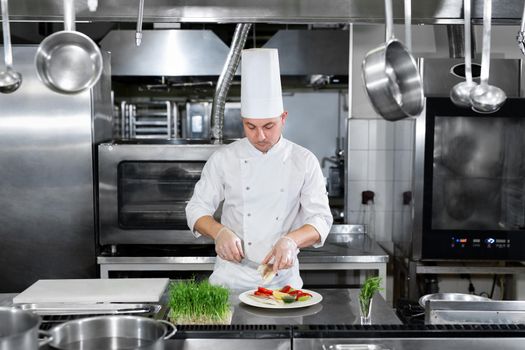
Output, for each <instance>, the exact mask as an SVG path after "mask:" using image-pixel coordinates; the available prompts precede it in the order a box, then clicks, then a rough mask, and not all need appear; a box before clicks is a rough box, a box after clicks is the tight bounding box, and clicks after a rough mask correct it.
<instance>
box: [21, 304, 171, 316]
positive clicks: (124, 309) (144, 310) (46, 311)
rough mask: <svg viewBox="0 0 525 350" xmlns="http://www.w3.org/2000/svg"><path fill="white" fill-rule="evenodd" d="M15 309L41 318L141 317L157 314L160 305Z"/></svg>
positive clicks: (41, 305) (103, 305) (28, 306)
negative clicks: (59, 316) (89, 316)
mask: <svg viewBox="0 0 525 350" xmlns="http://www.w3.org/2000/svg"><path fill="white" fill-rule="evenodd" d="M15 306H16V307H18V308H20V309H22V310H28V311H32V312H34V313H36V314H38V315H42V316H53V315H123V314H125V315H141V314H157V313H158V312H159V311H160V309H161V305H159V304H128V303H126V304H125V303H99V304H82V303H39V304H18V305H15Z"/></svg>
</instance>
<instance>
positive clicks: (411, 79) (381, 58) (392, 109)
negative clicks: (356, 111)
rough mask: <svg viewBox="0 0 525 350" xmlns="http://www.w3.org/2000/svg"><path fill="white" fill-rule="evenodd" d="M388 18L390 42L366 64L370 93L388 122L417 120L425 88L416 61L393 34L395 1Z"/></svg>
mask: <svg viewBox="0 0 525 350" xmlns="http://www.w3.org/2000/svg"><path fill="white" fill-rule="evenodd" d="M385 17H386V42H385V43H384V44H383V45H381V46H379V47H378V48H376V49H373V50H371V51H369V52H368V53H367V54H366V56H365V59H364V61H363V80H364V83H365V88H366V92H367V94H368V97H369V98H370V101H371V102H372V106H373V107H374V109H375V111H376V112H377V113H378V114H380V115H381V116H382V117H383V118H385V119H386V120H391V121H394V120H399V119H403V118H407V117H416V116H417V115H419V114H420V113H421V111H422V110H423V85H422V83H421V77H420V75H419V71H418V68H417V64H416V61H415V60H414V58H413V57H412V55H411V54H410V53H409V52H408V50H407V48H406V47H405V46H404V45H403V44H402V43H401V42H400V41H398V40H397V39H396V38H395V37H394V35H393V15H392V0H385Z"/></svg>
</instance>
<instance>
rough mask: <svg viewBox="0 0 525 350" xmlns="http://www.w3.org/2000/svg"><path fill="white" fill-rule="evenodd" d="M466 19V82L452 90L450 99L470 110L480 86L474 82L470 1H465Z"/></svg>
mask: <svg viewBox="0 0 525 350" xmlns="http://www.w3.org/2000/svg"><path fill="white" fill-rule="evenodd" d="M463 11H464V17H465V79H466V80H465V81H462V82H461V83H458V84H456V85H454V87H452V90H450V99H451V100H452V102H453V103H454V104H455V105H456V106H458V107H464V108H470V106H471V101H470V92H471V91H472V89H473V88H474V87H476V86H477V85H478V84H477V83H475V82H474V81H473V80H472V58H471V46H470V40H471V36H470V11H471V8H470V0H464V1H463Z"/></svg>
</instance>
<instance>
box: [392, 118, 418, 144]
mask: <svg viewBox="0 0 525 350" xmlns="http://www.w3.org/2000/svg"><path fill="white" fill-rule="evenodd" d="M393 124H394V139H395V145H394V147H395V149H396V150H412V149H414V135H415V132H416V128H415V126H416V121H415V120H413V119H409V120H400V121H397V122H395V123H393Z"/></svg>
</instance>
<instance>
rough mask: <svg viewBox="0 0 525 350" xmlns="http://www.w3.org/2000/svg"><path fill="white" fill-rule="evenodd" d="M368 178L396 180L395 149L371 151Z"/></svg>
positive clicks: (373, 179)
mask: <svg viewBox="0 0 525 350" xmlns="http://www.w3.org/2000/svg"><path fill="white" fill-rule="evenodd" d="M350 164H351V163H350ZM368 179H369V180H371V181H393V180H394V151H370V152H369V154H368Z"/></svg>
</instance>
